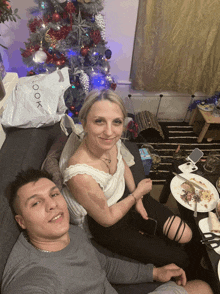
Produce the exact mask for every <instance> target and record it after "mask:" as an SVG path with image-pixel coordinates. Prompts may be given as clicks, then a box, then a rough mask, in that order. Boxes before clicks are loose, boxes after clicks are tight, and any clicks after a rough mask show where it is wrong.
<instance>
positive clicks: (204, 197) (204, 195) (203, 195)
mask: <svg viewBox="0 0 220 294" xmlns="http://www.w3.org/2000/svg"><path fill="white" fill-rule="evenodd" d="M199 195H200V199H201V201H205V202H210V201H211V200H212V199H213V197H214V195H213V193H212V192H210V191H209V190H200V191H199Z"/></svg>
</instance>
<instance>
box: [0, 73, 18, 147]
mask: <svg viewBox="0 0 220 294" xmlns="http://www.w3.org/2000/svg"><path fill="white" fill-rule="evenodd" d="M17 83H18V74H17V73H14V72H8V73H6V76H5V77H4V79H3V84H4V87H5V92H6V95H5V97H4V98H3V99H2V100H1V101H0V116H1V115H2V113H3V111H4V108H5V106H6V104H7V100H8V97H9V96H10V94H11V93H12V91H13V89H14V87H15V86H16V84H17ZM4 141H5V132H4V130H3V128H2V125H0V149H1V147H2V144H3V142H4Z"/></svg>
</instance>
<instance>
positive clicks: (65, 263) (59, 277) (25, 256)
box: [2, 169, 213, 294]
mask: <svg viewBox="0 0 220 294" xmlns="http://www.w3.org/2000/svg"><path fill="white" fill-rule="evenodd" d="M51 179H52V177H51V176H50V175H49V174H48V173H46V172H44V171H38V170H33V169H31V170H28V171H26V172H21V173H19V174H18V175H17V178H16V180H15V181H14V182H13V183H12V185H11V199H10V202H11V206H12V209H13V210H14V213H15V219H16V221H17V222H18V224H19V225H20V227H21V228H22V229H23V232H22V233H21V235H20V236H19V238H18V240H17V242H16V244H15V246H14V248H13V249H12V252H11V254H10V256H9V259H8V261H7V264H6V267H5V271H4V275H3V283H2V293H3V294H20V293H22V294H33V293H34V294H35V293H36V294H39V293H44V294H45V293H48V294H53V293H54V294H55V293H57V294H58V293H59V294H61V293H65V294H68V293H69V294H70V293H71V294H76V293H88V294H93V293H96V294H98V293H100V294H101V293H106V294H113V293H117V291H116V290H115V289H114V288H113V287H112V285H111V284H110V283H113V284H118V283H120V284H132V283H145V282H152V281H153V280H154V281H159V282H168V281H170V279H171V278H176V283H175V282H168V283H165V284H162V285H161V286H159V287H158V288H157V289H156V290H155V291H153V292H151V293H179V294H180V293H181V294H182V293H184V294H186V293H190V294H191V293H200V294H203V293H205V294H209V293H210V294H211V293H213V292H212V291H211V289H210V287H209V286H208V285H207V284H206V283H204V282H202V281H194V282H188V283H187V282H186V276H185V272H184V271H183V270H182V269H181V268H179V267H177V266H176V265H174V264H171V265H167V266H164V267H161V268H155V267H154V266H153V265H152V264H147V265H144V264H140V263H133V262H128V261H124V260H120V259H115V258H110V257H107V256H105V255H102V254H101V253H99V252H98V251H97V250H96V249H95V248H94V247H93V246H92V245H91V243H90V241H89V240H88V238H87V236H86V234H85V233H84V231H83V230H82V229H80V228H79V227H77V226H72V225H69V213H68V209H67V205H66V202H65V200H64V198H63V196H62V194H61V193H60V191H59V189H58V188H57V187H56V185H55V184H54V183H53V182H52V180H51ZM125 293H128V292H126V291H125ZM142 293H148V292H147V291H146V292H142Z"/></svg>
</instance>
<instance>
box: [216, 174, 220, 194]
mask: <svg viewBox="0 0 220 294" xmlns="http://www.w3.org/2000/svg"><path fill="white" fill-rule="evenodd" d="M218 182H220V177H219V178H218V179H217V181H216V189H217V190H218V192H219V193H220V187H218Z"/></svg>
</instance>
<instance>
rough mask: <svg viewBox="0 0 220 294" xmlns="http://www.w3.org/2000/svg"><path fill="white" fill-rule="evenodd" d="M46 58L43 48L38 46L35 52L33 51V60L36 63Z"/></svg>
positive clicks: (42, 61)
mask: <svg viewBox="0 0 220 294" xmlns="http://www.w3.org/2000/svg"><path fill="white" fill-rule="evenodd" d="M46 59H47V54H46V53H45V52H44V51H43V48H39V50H38V51H37V52H35V53H34V57H33V61H34V62H36V63H44V62H45V61H46Z"/></svg>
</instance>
